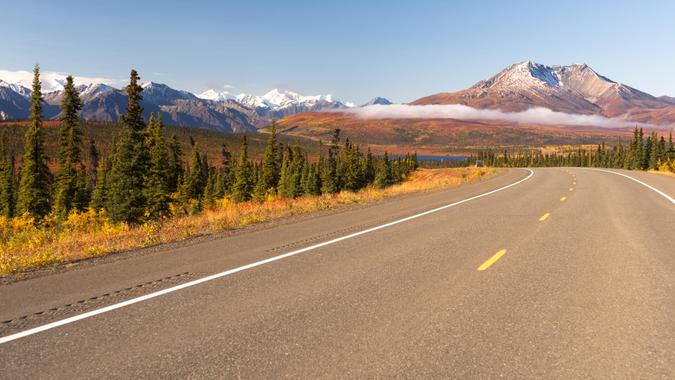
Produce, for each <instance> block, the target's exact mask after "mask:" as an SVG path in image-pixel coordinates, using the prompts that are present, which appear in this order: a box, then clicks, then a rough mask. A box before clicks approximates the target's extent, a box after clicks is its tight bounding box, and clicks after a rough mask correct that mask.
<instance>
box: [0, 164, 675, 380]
mask: <svg viewBox="0 0 675 380" xmlns="http://www.w3.org/2000/svg"><path fill="white" fill-rule="evenodd" d="M612 172H613V173H612ZM612 172H608V171H604V170H594V169H586V168H535V169H508V170H504V172H503V173H502V174H500V175H497V176H495V177H494V178H491V179H488V180H485V181H482V182H478V183H474V184H471V185H465V186H461V187H456V188H451V189H446V190H441V191H435V192H430V193H422V194H414V195H408V196H402V197H398V198H394V199H389V200H385V201H382V202H378V203H374V204H372V205H368V206H364V207H357V208H350V209H347V210H344V211H340V212H335V213H326V214H318V215H315V216H309V217H307V218H304V219H300V220H296V221H293V222H289V223H280V224H278V225H275V226H271V227H269V228H257V229H251V230H250V231H244V232H242V233H237V234H234V235H232V236H229V237H222V238H214V239H211V240H208V239H207V240H200V241H198V242H195V243H192V244H183V245H178V246H170V247H167V248H165V249H157V250H151V251H149V252H145V253H142V254H139V255H121V257H119V258H117V259H110V260H104V261H101V262H100V263H98V264H96V265H82V266H81V267H76V268H75V269H73V270H66V271H59V272H57V273H54V274H49V275H42V276H35V277H31V278H29V279H26V280H22V281H17V282H12V283H8V284H4V285H0V305H1V307H0V321H2V323H0V378H3V379H24V378H25V379H35V378H50V379H72V378H265V379H267V378H280V377H293V378H382V377H384V378H495V377H508V378H564V379H567V378H672V377H673V374H674V373H675V203H674V201H673V199H672V198H673V197H675V177H667V176H661V175H656V174H649V173H641V172H632V171H630V172H629V171H621V170H612ZM617 173H619V174H617ZM626 176H629V177H630V178H628V177H626ZM638 181H639V182H638Z"/></svg>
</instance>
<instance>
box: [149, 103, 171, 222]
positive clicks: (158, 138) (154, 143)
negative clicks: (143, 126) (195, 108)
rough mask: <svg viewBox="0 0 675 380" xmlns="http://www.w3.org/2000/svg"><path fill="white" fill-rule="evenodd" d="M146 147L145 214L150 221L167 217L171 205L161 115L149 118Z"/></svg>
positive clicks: (167, 157) (167, 159)
mask: <svg viewBox="0 0 675 380" xmlns="http://www.w3.org/2000/svg"><path fill="white" fill-rule="evenodd" d="M147 139H148V145H149V147H150V167H149V169H148V177H147V181H146V182H145V198H146V199H147V214H148V217H149V218H151V219H155V218H161V217H165V216H168V215H169V204H170V203H171V191H170V185H171V184H170V181H171V175H170V167H169V154H168V150H167V146H166V141H165V140H164V125H163V124H162V115H160V114H159V113H158V114H157V118H156V119H155V118H154V117H153V116H152V115H151V116H150V122H149V123H148V136H147Z"/></svg>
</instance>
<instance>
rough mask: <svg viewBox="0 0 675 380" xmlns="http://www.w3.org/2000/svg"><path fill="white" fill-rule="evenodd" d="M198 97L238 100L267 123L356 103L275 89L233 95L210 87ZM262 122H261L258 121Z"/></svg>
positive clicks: (330, 96) (216, 100) (211, 99)
mask: <svg viewBox="0 0 675 380" xmlns="http://www.w3.org/2000/svg"><path fill="white" fill-rule="evenodd" d="M197 97H198V98H201V99H204V100H210V101H214V102H222V101H236V102H237V103H239V104H241V105H242V106H244V107H247V108H250V109H252V110H254V111H255V113H256V114H257V116H258V117H259V118H260V119H259V121H262V122H263V123H267V122H268V121H269V120H270V119H280V118H283V117H284V116H287V115H292V114H296V113H300V112H311V111H320V110H330V109H340V108H349V107H353V106H354V105H353V104H352V103H349V102H342V101H341V100H339V99H336V98H335V97H333V95H330V94H328V95H311V96H305V95H301V94H298V93H297V92H293V91H288V90H284V91H281V90H279V89H276V88H275V89H273V90H271V91H269V92H267V93H266V94H264V95H262V96H258V95H249V94H239V95H233V94H231V93H230V92H228V91H217V90H214V89H210V90H207V91H204V92H202V93H201V94H198V95H197ZM256 124H260V123H256Z"/></svg>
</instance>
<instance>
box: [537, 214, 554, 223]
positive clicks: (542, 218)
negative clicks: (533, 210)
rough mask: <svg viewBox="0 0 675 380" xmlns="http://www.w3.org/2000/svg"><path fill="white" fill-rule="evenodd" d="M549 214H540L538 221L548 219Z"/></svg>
mask: <svg viewBox="0 0 675 380" xmlns="http://www.w3.org/2000/svg"><path fill="white" fill-rule="evenodd" d="M549 216H551V214H550V213H548V212H547V213H546V214H544V215H542V216H541V218H539V221H540V222H543V221H544V220H546V219H548V217H549Z"/></svg>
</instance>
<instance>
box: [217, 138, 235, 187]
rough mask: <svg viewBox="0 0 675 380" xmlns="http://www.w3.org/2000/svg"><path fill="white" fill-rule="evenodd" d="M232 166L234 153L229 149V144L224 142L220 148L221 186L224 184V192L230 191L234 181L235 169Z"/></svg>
mask: <svg viewBox="0 0 675 380" xmlns="http://www.w3.org/2000/svg"><path fill="white" fill-rule="evenodd" d="M232 166H233V165H232V153H230V151H229V149H227V144H224V143H223V145H222V146H221V148H220V177H221V178H220V182H221V184H220V186H222V192H223V194H225V193H227V192H229V191H230V188H231V187H232V184H233V183H234V170H233V168H232ZM221 196H222V195H221Z"/></svg>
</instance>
